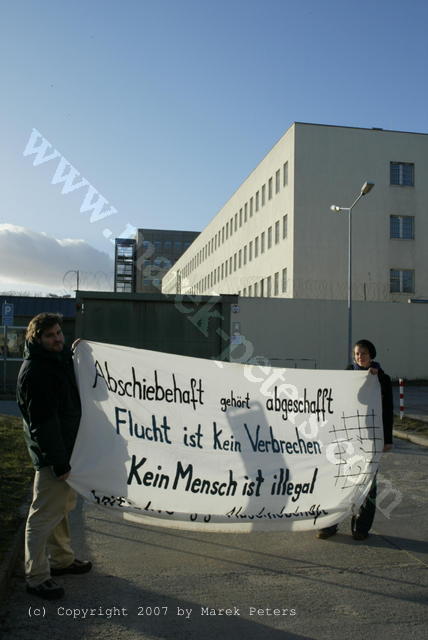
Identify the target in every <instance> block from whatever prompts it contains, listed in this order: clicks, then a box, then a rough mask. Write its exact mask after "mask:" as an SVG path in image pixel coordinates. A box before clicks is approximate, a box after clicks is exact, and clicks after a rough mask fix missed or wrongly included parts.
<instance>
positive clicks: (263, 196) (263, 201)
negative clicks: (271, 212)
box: [262, 184, 266, 207]
mask: <svg viewBox="0 0 428 640" xmlns="http://www.w3.org/2000/svg"><path fill="white" fill-rule="evenodd" d="M265 204H266V185H265V184H264V185H263V186H262V207H264V206H265Z"/></svg>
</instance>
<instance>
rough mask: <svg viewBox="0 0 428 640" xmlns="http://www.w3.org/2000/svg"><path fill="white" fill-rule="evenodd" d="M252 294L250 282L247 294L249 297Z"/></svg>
mask: <svg viewBox="0 0 428 640" xmlns="http://www.w3.org/2000/svg"><path fill="white" fill-rule="evenodd" d="M252 295H253V286H252V285H251V284H250V285H249V287H248V296H249V297H250V298H251V296H252Z"/></svg>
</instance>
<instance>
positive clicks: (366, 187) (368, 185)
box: [361, 182, 374, 196]
mask: <svg viewBox="0 0 428 640" xmlns="http://www.w3.org/2000/svg"><path fill="white" fill-rule="evenodd" d="M373 187H374V182H365V183H364V184H363V186H362V187H361V195H362V196H366V195H367V194H368V193H369V191H371V190H372V189H373Z"/></svg>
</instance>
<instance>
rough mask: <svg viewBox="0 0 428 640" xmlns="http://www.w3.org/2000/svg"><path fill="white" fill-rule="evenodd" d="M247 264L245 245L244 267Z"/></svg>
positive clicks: (245, 248)
mask: <svg viewBox="0 0 428 640" xmlns="http://www.w3.org/2000/svg"><path fill="white" fill-rule="evenodd" d="M246 264H247V245H245V247H244V265H246Z"/></svg>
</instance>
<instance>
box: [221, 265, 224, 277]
mask: <svg viewBox="0 0 428 640" xmlns="http://www.w3.org/2000/svg"><path fill="white" fill-rule="evenodd" d="M221 279H222V280H223V279H224V262H222V263H221Z"/></svg>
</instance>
